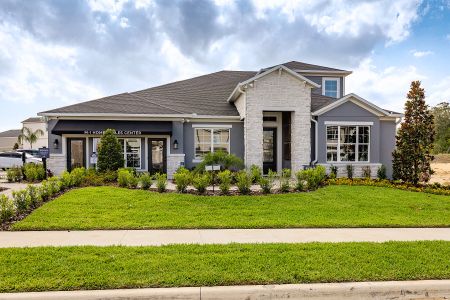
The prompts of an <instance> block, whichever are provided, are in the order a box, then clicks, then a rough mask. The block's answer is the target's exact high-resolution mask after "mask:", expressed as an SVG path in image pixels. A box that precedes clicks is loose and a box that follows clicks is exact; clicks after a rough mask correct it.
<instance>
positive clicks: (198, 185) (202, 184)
mask: <svg viewBox="0 0 450 300" xmlns="http://www.w3.org/2000/svg"><path fill="white" fill-rule="evenodd" d="M210 184H211V176H210V174H208V173H205V174H197V175H195V176H194V178H193V179H192V185H193V186H194V188H195V189H196V190H197V191H198V192H199V193H200V194H204V193H205V192H206V188H207V187H208V186H209V185H210Z"/></svg>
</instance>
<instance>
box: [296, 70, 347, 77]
mask: <svg viewBox="0 0 450 300" xmlns="http://www.w3.org/2000/svg"><path fill="white" fill-rule="evenodd" d="M294 71H295V72H299V73H310V74H314V75H320V74H327V75H329V74H343V75H345V76H347V75H350V74H352V73H353V72H352V71H345V70H342V71H338V70H302V69H294Z"/></svg>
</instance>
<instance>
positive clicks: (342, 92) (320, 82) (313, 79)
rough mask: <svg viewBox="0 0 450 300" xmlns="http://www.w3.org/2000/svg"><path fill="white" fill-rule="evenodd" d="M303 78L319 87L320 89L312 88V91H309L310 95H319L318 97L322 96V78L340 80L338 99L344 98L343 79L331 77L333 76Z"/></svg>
mask: <svg viewBox="0 0 450 300" xmlns="http://www.w3.org/2000/svg"><path fill="white" fill-rule="evenodd" d="M305 77H306V78H308V79H309V80H311V81H313V82H315V83H317V84H319V85H320V88H314V89H312V90H311V92H312V93H314V94H320V95H322V77H333V78H340V79H341V80H340V87H339V90H340V96H339V98H340V97H343V96H344V80H345V77H341V76H333V75H330V76H305Z"/></svg>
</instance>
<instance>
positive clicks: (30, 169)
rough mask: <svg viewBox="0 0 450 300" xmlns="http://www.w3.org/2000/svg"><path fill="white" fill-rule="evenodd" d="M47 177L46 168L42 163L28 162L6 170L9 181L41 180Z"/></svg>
mask: <svg viewBox="0 0 450 300" xmlns="http://www.w3.org/2000/svg"><path fill="white" fill-rule="evenodd" d="M44 178H45V170H44V167H43V166H42V165H41V164H34V163H26V164H25V165H24V166H23V167H13V168H11V169H8V170H7V171H6V179H7V180H8V181H9V182H20V181H22V180H23V179H25V180H26V181H27V182H40V181H42V180H44Z"/></svg>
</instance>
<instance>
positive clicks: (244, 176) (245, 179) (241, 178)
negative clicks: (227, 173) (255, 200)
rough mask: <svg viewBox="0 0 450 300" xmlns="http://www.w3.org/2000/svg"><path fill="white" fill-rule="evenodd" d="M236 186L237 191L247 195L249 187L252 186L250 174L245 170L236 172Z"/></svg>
mask: <svg viewBox="0 0 450 300" xmlns="http://www.w3.org/2000/svg"><path fill="white" fill-rule="evenodd" d="M236 186H237V188H238V191H239V193H241V194H242V195H247V194H249V193H250V187H251V186H252V176H251V175H250V174H249V173H248V172H247V171H245V170H242V171H239V172H237V173H236Z"/></svg>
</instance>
